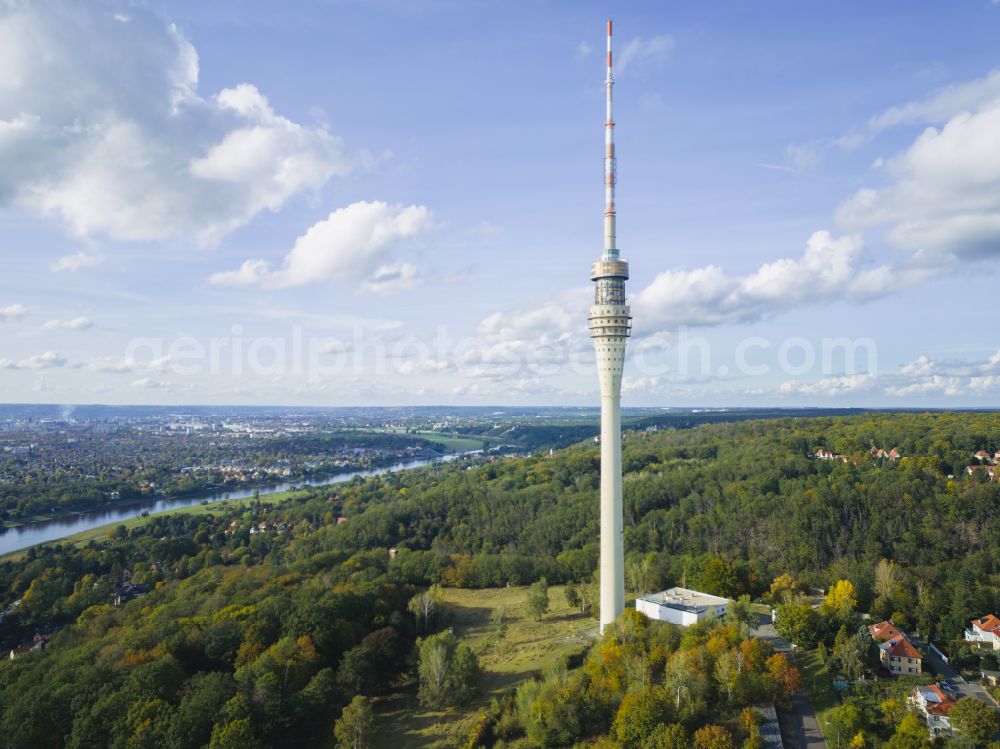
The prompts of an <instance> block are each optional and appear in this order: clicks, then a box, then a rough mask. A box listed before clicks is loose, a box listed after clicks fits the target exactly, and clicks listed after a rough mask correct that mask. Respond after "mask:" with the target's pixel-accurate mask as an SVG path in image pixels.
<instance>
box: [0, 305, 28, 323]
mask: <svg viewBox="0 0 1000 749" xmlns="http://www.w3.org/2000/svg"><path fill="white" fill-rule="evenodd" d="M27 314H28V308H27V307H25V306H24V305H23V304H11V305H8V306H6V307H0V322H12V321H14V320H20V319H21V318H23V317H25V316H27Z"/></svg>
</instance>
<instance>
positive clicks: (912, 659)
mask: <svg viewBox="0 0 1000 749" xmlns="http://www.w3.org/2000/svg"><path fill="white" fill-rule="evenodd" d="M868 631H869V632H871V635H872V639H873V640H875V642H876V644H877V645H878V650H879V660H881V661H882V665H883V666H884V667H885V669H886V670H887V671H888V672H889V673H891V674H893V675H894V676H915V675H916V674H919V673H920V672H921V669H922V666H923V656H922V655H920V651H919V650H917V648H916V647H915V646H914V644H913V643H912V642H910V638H909V637H907V635H906V633H905V632H904V631H903V630H901V629H898V628H897V627H896V626H895V625H894V624H893V623H892V622H879V623H878V624H872V625H869V627H868Z"/></svg>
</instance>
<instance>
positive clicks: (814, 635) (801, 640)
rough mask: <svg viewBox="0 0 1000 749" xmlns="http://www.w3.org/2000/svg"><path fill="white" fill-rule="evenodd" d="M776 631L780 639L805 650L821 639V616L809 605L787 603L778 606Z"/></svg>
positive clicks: (775, 623)
mask: <svg viewBox="0 0 1000 749" xmlns="http://www.w3.org/2000/svg"><path fill="white" fill-rule="evenodd" d="M775 616H776V618H775V622H774V629H775V631H776V632H777V633H778V635H779V636H780V637H783V638H785V639H786V640H788V641H790V642H792V643H794V644H796V645H798V646H800V647H804V648H811V647H813V646H814V645H815V644H816V641H817V640H818V639H819V625H820V622H819V616H818V615H817V613H816V612H815V611H814V610H813V608H812V606H810V605H809V604H808V603H785V604H782V605H780V606H778V608H777V610H776V614H775Z"/></svg>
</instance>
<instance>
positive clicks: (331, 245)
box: [209, 201, 431, 289]
mask: <svg viewBox="0 0 1000 749" xmlns="http://www.w3.org/2000/svg"><path fill="white" fill-rule="evenodd" d="M430 228H431V213H430V211H429V210H428V209H427V208H426V207H424V206H418V205H411V206H407V207H403V206H401V205H389V204H387V203H383V202H378V201H376V202H365V201H362V202H358V203H352V204H351V205H349V206H347V207H346V208H339V209H337V210H336V211H334V212H333V213H331V214H330V215H329V216H328V217H327V218H325V219H324V220H322V221H318V222H317V223H315V224H313V225H312V226H311V227H310V228H309V229H308V230H307V231H306V233H305V234H303V235H301V236H300V237H299V238H298V239H296V240H295V245H294V246H293V247H292V250H291V252H289V253H288V254H287V255H286V256H285V259H284V261H283V262H282V265H281V267H280V268H277V269H272V267H271V264H270V263H269V262H268V261H267V260H263V259H256V260H246V261H245V262H244V263H243V264H242V265H241V266H240V267H239V269H237V270H235V271H226V272H221V273H215V274H213V275H212V277H211V278H210V279H209V280H210V282H211V283H213V284H217V285H222V286H250V285H259V286H262V287H264V288H279V289H280V288H287V287H289V286H301V285H303V284H308V283H316V282H319V281H328V280H332V279H335V278H343V277H347V276H361V275H365V274H367V273H370V272H371V271H372V270H373V269H374V268H375V267H376V266H377V265H378V261H379V260H380V259H381V258H382V257H383V256H384V255H385V254H386V253H387V252H388V251H389V250H391V249H392V247H393V246H394V245H395V244H396V243H397V242H400V241H402V240H405V239H411V238H413V237H416V236H418V235H420V234H423V233H425V232H427V231H428V230H429V229H430Z"/></svg>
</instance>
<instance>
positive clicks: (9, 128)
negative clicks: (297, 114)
mask: <svg viewBox="0 0 1000 749" xmlns="http://www.w3.org/2000/svg"><path fill="white" fill-rule="evenodd" d="M114 6H115V3H111V4H103V3H74V2H70V1H69V0H44V1H43V2H27V1H26V0H10V1H9V2H5V3H2V4H0V164H2V165H3V169H2V170H0V205H15V206H19V207H22V208H26V209H28V210H31V211H34V212H38V213H42V214H48V215H53V216H57V217H59V218H60V219H62V220H63V221H64V222H65V223H66V224H67V225H68V227H69V228H70V229H71V230H72V231H73V232H74V233H76V234H78V235H95V234H100V235H105V236H108V237H110V238H113V239H119V240H159V239H165V238H167V237H171V236H174V235H184V236H193V237H195V238H196V239H197V240H198V241H199V242H200V243H202V244H206V245H211V244H213V243H215V242H217V241H218V240H219V239H221V238H222V237H223V236H225V235H226V234H227V233H228V232H230V231H232V230H233V229H235V228H236V227H239V226H242V225H243V224H245V223H247V222H248V221H249V220H250V219H251V218H253V217H254V216H255V215H256V214H257V213H259V212H261V211H263V210H277V209H278V208H280V207H281V206H282V205H283V204H284V203H285V202H286V201H287V200H289V199H290V198H291V197H292V196H294V195H296V194H298V193H300V192H302V191H308V190H316V189H318V188H320V187H321V186H322V185H323V184H324V183H326V182H327V181H328V180H329V179H330V178H331V177H332V176H334V175H343V174H346V173H347V172H348V171H349V170H350V168H351V166H352V160H351V158H349V157H348V156H347V155H346V154H345V150H344V147H343V144H342V142H341V141H340V139H339V138H337V137H336V136H335V135H333V134H331V133H330V132H328V131H327V130H326V129H325V128H323V127H311V126H305V125H301V124H299V123H296V122H293V121H292V120H290V119H287V118H285V117H283V116H281V115H279V114H277V113H275V112H274V110H273V109H272V107H271V106H270V104H269V103H268V101H267V99H266V98H265V96H264V95H263V94H262V93H261V92H260V91H258V90H257V88H255V87H254V86H253V85H252V84H249V83H242V84H240V85H237V86H235V87H233V88H227V89H224V90H222V91H220V92H218V93H217V94H215V95H214V96H203V95H202V94H200V93H199V92H198V75H199V70H198V55H197V53H196V51H195V49H194V47H193V46H192V45H191V43H190V42H189V41H188V40H187V39H185V38H184V36H183V35H182V34H181V32H180V31H179V30H178V29H177V28H176V27H175V26H173V25H171V24H168V23H166V22H164V21H163V20H161V18H160V17H159V16H157V15H156V14H155V13H153V12H152V11H149V10H147V9H145V8H143V7H141V6H136V5H129V6H128V8H127V14H123V13H117V14H116V13H114V12H113V8H114ZM122 18H125V19H127V20H125V21H123V20H121V19H122ZM57 262H58V261H57ZM78 262H79V260H78V261H77V264H78ZM73 264H74V261H72V260H68V261H67V262H66V269H70V268H71V267H72V266H73Z"/></svg>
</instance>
